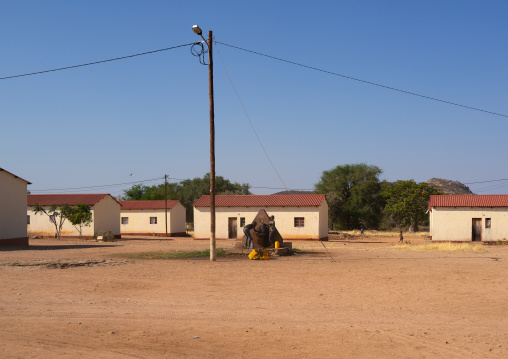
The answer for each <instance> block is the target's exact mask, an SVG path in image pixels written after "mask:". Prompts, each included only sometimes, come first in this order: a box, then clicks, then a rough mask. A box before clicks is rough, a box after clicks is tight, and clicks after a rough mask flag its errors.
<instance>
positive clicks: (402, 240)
mask: <svg viewBox="0 0 508 359" xmlns="http://www.w3.org/2000/svg"><path fill="white" fill-rule="evenodd" d="M399 243H404V236H403V235H402V231H400V234H399Z"/></svg>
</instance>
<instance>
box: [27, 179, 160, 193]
mask: <svg viewBox="0 0 508 359" xmlns="http://www.w3.org/2000/svg"><path fill="white" fill-rule="evenodd" d="M160 179H161V178H152V179H147V180H141V181H134V182H124V183H115V184H106V185H100V186H86V187H70V188H52V189H39V190H30V192H49V191H58V192H59V191H69V190H82V189H92V188H107V187H117V186H124V185H128V184H133V183H144V182H153V181H157V180H160Z"/></svg>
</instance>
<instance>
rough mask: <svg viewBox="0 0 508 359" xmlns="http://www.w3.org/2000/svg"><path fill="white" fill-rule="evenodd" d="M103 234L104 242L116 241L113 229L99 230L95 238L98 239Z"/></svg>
mask: <svg viewBox="0 0 508 359" xmlns="http://www.w3.org/2000/svg"><path fill="white" fill-rule="evenodd" d="M100 236H102V241H103V242H115V241H116V239H115V235H114V234H113V232H111V231H99V232H97V233H96V234H95V236H94V238H95V239H97V238H98V237H100Z"/></svg>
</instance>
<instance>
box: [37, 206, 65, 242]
mask: <svg viewBox="0 0 508 359" xmlns="http://www.w3.org/2000/svg"><path fill="white" fill-rule="evenodd" d="M32 212H33V213H34V214H38V213H44V214H45V215H46V216H48V217H49V220H50V221H51V223H53V224H54V225H55V232H56V237H57V238H58V239H60V233H61V232H62V227H63V225H64V223H65V220H66V219H67V217H68V216H69V215H70V214H71V212H72V209H71V207H70V206H69V205H68V204H63V205H61V206H57V205H56V204H52V205H51V206H49V208H48V209H46V208H44V207H43V206H41V205H39V204H38V203H36V204H35V205H34V209H33V211H32Z"/></svg>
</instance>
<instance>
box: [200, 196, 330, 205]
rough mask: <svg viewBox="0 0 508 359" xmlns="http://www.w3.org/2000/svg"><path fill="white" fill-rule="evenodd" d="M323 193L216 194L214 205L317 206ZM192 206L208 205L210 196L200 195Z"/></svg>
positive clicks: (323, 197)
mask: <svg viewBox="0 0 508 359" xmlns="http://www.w3.org/2000/svg"><path fill="white" fill-rule="evenodd" d="M323 201H325V195H324V194H289V195H284V194H268V195H254V194H252V195H217V196H215V206H216V207H318V206H320V205H321V204H322V203H323ZM193 206H194V207H210V196H208V195H206V196H201V198H200V199H198V200H197V201H196V202H195V203H194V204H193Z"/></svg>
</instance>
